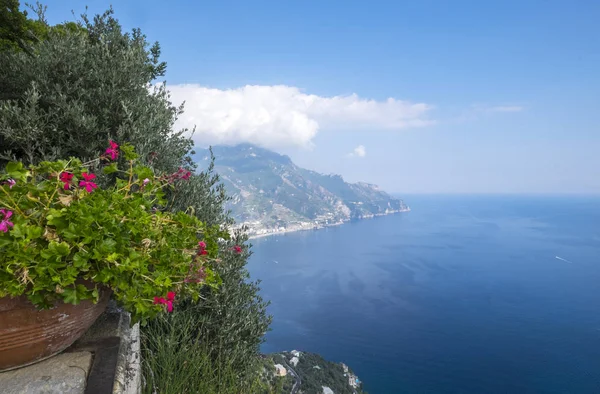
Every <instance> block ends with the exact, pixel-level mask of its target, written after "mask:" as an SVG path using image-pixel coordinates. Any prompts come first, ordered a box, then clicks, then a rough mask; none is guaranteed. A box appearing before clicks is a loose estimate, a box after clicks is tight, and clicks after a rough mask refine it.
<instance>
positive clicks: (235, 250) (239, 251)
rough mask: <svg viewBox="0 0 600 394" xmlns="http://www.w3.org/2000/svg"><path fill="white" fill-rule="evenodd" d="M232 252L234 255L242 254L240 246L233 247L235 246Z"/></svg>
mask: <svg viewBox="0 0 600 394" xmlns="http://www.w3.org/2000/svg"><path fill="white" fill-rule="evenodd" d="M233 251H234V252H235V253H242V247H241V246H240V245H235V246H234V247H233Z"/></svg>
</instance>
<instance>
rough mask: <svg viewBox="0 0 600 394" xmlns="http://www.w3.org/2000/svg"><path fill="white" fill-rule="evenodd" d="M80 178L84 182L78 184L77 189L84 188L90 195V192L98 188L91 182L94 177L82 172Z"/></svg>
mask: <svg viewBox="0 0 600 394" xmlns="http://www.w3.org/2000/svg"><path fill="white" fill-rule="evenodd" d="M81 176H82V177H83V179H85V181H81V182H79V187H85V190H86V191H87V192H88V193H91V192H92V191H94V189H95V188H97V187H98V185H96V184H95V183H94V182H92V180H93V179H96V175H94V174H88V173H87V172H83V173H82V174H81Z"/></svg>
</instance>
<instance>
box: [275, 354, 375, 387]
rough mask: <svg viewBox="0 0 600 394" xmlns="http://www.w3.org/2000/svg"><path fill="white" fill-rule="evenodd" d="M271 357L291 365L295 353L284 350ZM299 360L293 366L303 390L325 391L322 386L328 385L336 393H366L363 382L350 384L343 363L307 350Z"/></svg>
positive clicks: (280, 362)
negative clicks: (334, 361) (356, 386)
mask: <svg viewBox="0 0 600 394" xmlns="http://www.w3.org/2000/svg"><path fill="white" fill-rule="evenodd" d="M269 357H271V358H272V359H273V361H274V362H275V363H279V364H282V365H286V363H287V364H288V365H290V360H291V358H292V357H293V355H292V354H291V353H289V352H283V353H275V354H271V355H270V356H269ZM298 360H299V361H298V364H297V365H296V366H294V367H293V368H294V371H296V373H297V374H298V375H299V376H300V378H301V380H302V384H301V385H300V391H301V392H304V393H321V392H323V389H322V387H323V386H327V387H329V388H330V389H331V390H333V392H334V393H341V394H360V393H363V394H366V393H365V392H364V391H363V390H362V384H361V385H360V386H359V387H358V388H356V389H354V388H352V387H351V386H350V385H349V384H348V377H347V376H346V375H345V372H344V369H343V368H342V365H341V364H338V363H333V362H331V361H327V360H325V359H323V357H321V356H320V355H318V354H315V353H307V352H302V353H301V354H300V357H298ZM348 371H349V372H350V373H352V370H350V369H349V370H348Z"/></svg>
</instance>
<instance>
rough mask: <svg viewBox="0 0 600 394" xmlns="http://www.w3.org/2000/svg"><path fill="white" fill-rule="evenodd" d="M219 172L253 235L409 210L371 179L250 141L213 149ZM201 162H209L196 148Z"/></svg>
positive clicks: (240, 219)
mask: <svg viewBox="0 0 600 394" xmlns="http://www.w3.org/2000/svg"><path fill="white" fill-rule="evenodd" d="M212 151H213V154H214V156H215V171H216V172H217V173H218V174H219V175H220V176H221V180H222V181H223V183H224V185H225V188H226V190H227V192H228V194H229V195H230V196H231V200H230V201H229V203H228V205H227V208H228V209H229V210H230V211H231V213H232V215H233V217H234V218H235V219H236V221H237V222H238V223H239V224H240V225H245V226H246V227H248V232H249V234H250V235H251V236H252V235H254V236H256V235H267V234H271V233H277V232H287V231H297V230H303V229H312V228H321V227H325V226H331V225H338V224H341V223H344V222H347V221H350V220H355V219H362V218H367V217H373V216H380V215H387V214H391V213H396V212H403V211H408V210H409V208H408V206H406V205H405V204H404V202H403V201H402V200H401V199H398V198H395V197H392V196H390V195H389V194H387V193H386V192H384V191H382V190H381V189H380V188H379V187H378V186H377V185H374V184H371V183H368V182H357V183H348V182H345V181H344V179H343V177H342V176H341V175H338V174H327V175H325V174H321V173H319V172H316V171H313V170H308V169H304V168H301V167H299V166H297V165H296V164H294V163H293V161H292V160H291V158H290V157H289V156H287V155H281V154H279V153H277V152H273V151H271V150H268V149H265V148H261V147H258V146H255V145H251V144H241V145H236V146H226V145H217V146H214V147H213V148H212ZM196 158H197V159H198V162H199V163H198V164H199V166H200V167H201V168H202V167H206V166H207V165H208V162H209V160H210V152H209V151H208V150H207V149H200V150H197V153H196Z"/></svg>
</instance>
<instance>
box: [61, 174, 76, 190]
mask: <svg viewBox="0 0 600 394" xmlns="http://www.w3.org/2000/svg"><path fill="white" fill-rule="evenodd" d="M59 178H60V181H61V182H62V183H64V184H65V185H64V189H65V190H69V187H70V184H71V180H72V179H73V174H71V173H70V172H61V173H60V177H59Z"/></svg>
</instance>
